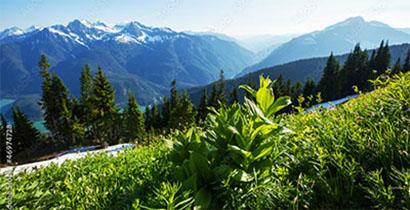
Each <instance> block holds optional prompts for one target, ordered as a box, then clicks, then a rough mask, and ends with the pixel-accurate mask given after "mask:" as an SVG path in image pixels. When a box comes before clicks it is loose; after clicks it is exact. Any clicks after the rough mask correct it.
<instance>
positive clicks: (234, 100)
mask: <svg viewBox="0 0 410 210" xmlns="http://www.w3.org/2000/svg"><path fill="white" fill-rule="evenodd" d="M230 98H231V100H230V102H229V104H234V103H238V102H239V96H238V88H235V87H234V88H233V89H232V93H231V97H230Z"/></svg>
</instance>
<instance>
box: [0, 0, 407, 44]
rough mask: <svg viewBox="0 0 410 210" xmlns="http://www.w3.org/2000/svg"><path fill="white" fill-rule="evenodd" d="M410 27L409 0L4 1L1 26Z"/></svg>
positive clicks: (238, 30) (277, 30) (255, 31)
mask: <svg viewBox="0 0 410 210" xmlns="http://www.w3.org/2000/svg"><path fill="white" fill-rule="evenodd" d="M359 15H360V16H363V17H364V18H365V19H366V20H377V21H381V22H384V23H387V24H389V25H391V26H393V27H410V22H409V21H408V20H410V1H408V0H389V1H387V0H360V1H359V0H343V1H334V0H285V1H283V0H281V1H279V0H144V1H143V0H133V1H132V0H1V1H0V30H3V29H5V28H8V27H11V26H18V27H21V28H26V27H29V26H31V25H39V26H48V25H53V24H66V23H68V22H69V21H71V20H73V19H86V20H90V21H97V20H100V21H103V22H107V23H111V24H115V23H123V22H127V21H131V20H136V21H139V22H141V23H143V24H145V25H150V26H166V27H170V28H172V29H174V30H177V31H187V30H189V31H213V32H218V33H225V34H228V35H234V36H247V35H259V34H285V33H303V32H310V31H314V30H320V29H323V28H324V27H326V26H328V25H331V24H334V23H336V22H339V21H342V20H344V19H346V18H348V17H352V16H359Z"/></svg>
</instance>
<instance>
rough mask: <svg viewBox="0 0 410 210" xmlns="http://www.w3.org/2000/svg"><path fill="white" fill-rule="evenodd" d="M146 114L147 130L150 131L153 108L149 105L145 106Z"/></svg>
mask: <svg viewBox="0 0 410 210" xmlns="http://www.w3.org/2000/svg"><path fill="white" fill-rule="evenodd" d="M144 115H145V130H146V131H149V130H151V128H152V119H151V109H150V107H149V106H146V107H145V111H144Z"/></svg>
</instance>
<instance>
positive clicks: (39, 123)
mask: <svg viewBox="0 0 410 210" xmlns="http://www.w3.org/2000/svg"><path fill="white" fill-rule="evenodd" d="M33 125H34V127H35V128H36V129H37V130H38V131H40V132H41V133H47V132H49V131H48V129H47V128H46V127H45V126H44V120H39V121H35V122H34V123H33Z"/></svg>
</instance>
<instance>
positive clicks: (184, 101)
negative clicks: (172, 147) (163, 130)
mask: <svg viewBox="0 0 410 210" xmlns="http://www.w3.org/2000/svg"><path fill="white" fill-rule="evenodd" d="M179 101H180V103H178V104H177V106H176V107H174V109H172V111H171V118H170V125H169V127H170V128H171V129H180V130H181V129H184V128H187V127H188V126H190V125H192V124H194V123H195V116H196V111H195V109H194V106H193V104H192V102H191V100H190V99H189V96H188V93H185V94H184V95H182V96H180V99H179Z"/></svg>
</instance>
